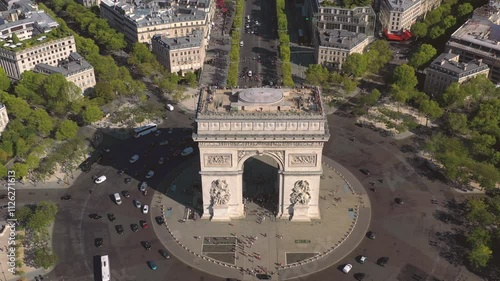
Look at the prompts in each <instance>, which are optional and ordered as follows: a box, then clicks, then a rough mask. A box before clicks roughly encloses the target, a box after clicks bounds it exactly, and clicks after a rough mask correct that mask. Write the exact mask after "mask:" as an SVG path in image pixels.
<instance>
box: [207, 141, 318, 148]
mask: <svg viewBox="0 0 500 281" xmlns="http://www.w3.org/2000/svg"><path fill="white" fill-rule="evenodd" d="M323 144H324V142H319V141H316V142H285V141H284V142H204V141H198V146H204V147H284V146H290V147H323Z"/></svg>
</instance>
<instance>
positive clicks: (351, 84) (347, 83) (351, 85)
mask: <svg viewBox="0 0 500 281" xmlns="http://www.w3.org/2000/svg"><path fill="white" fill-rule="evenodd" d="M357 86H358V82H357V81H355V80H353V79H351V78H349V77H344V81H343V82H342V88H343V89H344V91H345V93H346V94H350V93H352V92H353V91H354V90H356V87H357Z"/></svg>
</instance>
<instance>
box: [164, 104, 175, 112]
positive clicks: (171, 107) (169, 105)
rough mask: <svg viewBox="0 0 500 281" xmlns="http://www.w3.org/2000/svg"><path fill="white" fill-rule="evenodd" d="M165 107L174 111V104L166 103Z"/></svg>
mask: <svg viewBox="0 0 500 281" xmlns="http://www.w3.org/2000/svg"><path fill="white" fill-rule="evenodd" d="M165 107H166V108H167V110H168V111H174V106H173V105H171V104H167V105H166V106H165Z"/></svg>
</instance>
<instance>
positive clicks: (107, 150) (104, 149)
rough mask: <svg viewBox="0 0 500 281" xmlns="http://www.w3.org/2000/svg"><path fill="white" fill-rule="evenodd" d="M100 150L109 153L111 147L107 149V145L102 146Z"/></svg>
mask: <svg viewBox="0 0 500 281" xmlns="http://www.w3.org/2000/svg"><path fill="white" fill-rule="evenodd" d="M102 150H103V151H104V152H108V153H109V152H111V149H109V148H107V147H105V148H103V149H102Z"/></svg>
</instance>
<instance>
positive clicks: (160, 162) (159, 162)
mask: <svg viewBox="0 0 500 281" xmlns="http://www.w3.org/2000/svg"><path fill="white" fill-rule="evenodd" d="M163 160H164V159H163V157H160V159H159V160H158V164H160V165H161V164H163Z"/></svg>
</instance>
